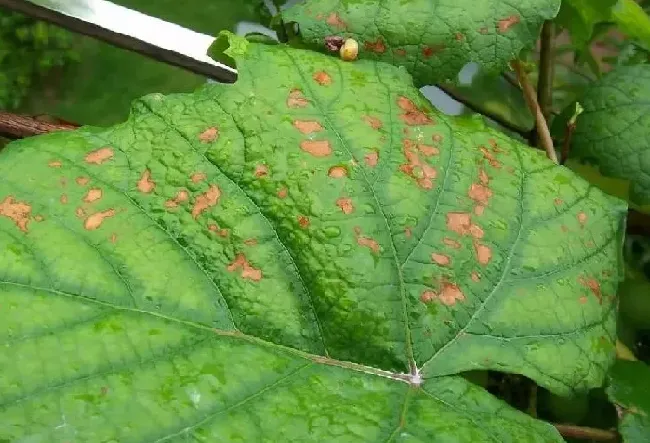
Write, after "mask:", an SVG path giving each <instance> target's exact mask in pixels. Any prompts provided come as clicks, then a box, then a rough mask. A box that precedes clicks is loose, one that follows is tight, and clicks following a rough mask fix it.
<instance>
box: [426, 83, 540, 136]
mask: <svg viewBox="0 0 650 443" xmlns="http://www.w3.org/2000/svg"><path fill="white" fill-rule="evenodd" d="M436 86H437V87H438V88H440V89H441V90H442V91H443V92H444V93H445V94H447V95H448V96H450V97H451V98H453V99H454V100H456V101H457V102H460V103H462V104H463V105H465V106H467V107H468V108H469V109H471V110H472V111H474V112H476V113H478V114H482V115H484V116H486V117H488V118H490V119H491V120H494V121H495V122H497V123H498V124H500V125H501V126H503V127H504V128H506V129H508V130H510V131H512V132H516V133H517V134H520V135H521V136H522V137H526V136H528V132H529V131H528V130H527V129H524V128H522V127H519V126H517V125H515V124H514V123H512V122H510V121H508V120H506V119H504V118H503V117H502V116H500V115H498V114H496V113H494V112H492V111H490V110H488V109H485V108H483V107H481V106H479V105H477V104H475V103H472V102H470V101H468V100H467V99H466V98H465V97H463V96H462V95H460V94H459V93H458V92H457V91H456V90H455V89H453V87H451V86H449V85H444V84H438V85H436Z"/></svg>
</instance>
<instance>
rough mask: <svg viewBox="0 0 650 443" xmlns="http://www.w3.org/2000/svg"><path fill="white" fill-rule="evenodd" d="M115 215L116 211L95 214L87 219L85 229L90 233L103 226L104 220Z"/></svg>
mask: <svg viewBox="0 0 650 443" xmlns="http://www.w3.org/2000/svg"><path fill="white" fill-rule="evenodd" d="M114 215H115V209H107V210H106V211H100V212H95V213H94V214H91V215H89V216H88V218H86V221H85V222H84V228H85V229H86V230H88V231H94V230H95V229H98V228H99V227H100V226H101V225H102V223H103V222H104V219H106V218H109V217H113V216H114Z"/></svg>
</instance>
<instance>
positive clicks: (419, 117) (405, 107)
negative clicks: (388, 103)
mask: <svg viewBox="0 0 650 443" xmlns="http://www.w3.org/2000/svg"><path fill="white" fill-rule="evenodd" d="M397 106H399V107H400V109H401V110H402V111H404V113H403V114H402V115H400V118H401V119H402V120H403V121H404V123H406V124H407V125H409V126H416V125H432V124H433V120H432V119H431V118H430V117H429V116H428V115H427V114H425V113H424V111H422V110H421V109H420V108H418V107H417V106H415V103H413V102H412V101H411V100H409V99H408V98H406V97H403V96H400V97H399V98H398V99H397Z"/></svg>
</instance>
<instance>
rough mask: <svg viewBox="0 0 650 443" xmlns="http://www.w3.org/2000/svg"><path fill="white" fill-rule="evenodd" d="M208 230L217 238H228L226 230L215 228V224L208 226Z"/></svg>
mask: <svg viewBox="0 0 650 443" xmlns="http://www.w3.org/2000/svg"><path fill="white" fill-rule="evenodd" d="M208 230H209V231H211V232H214V233H215V234H217V235H218V236H219V237H228V232H229V231H228V229H222V228H219V226H217V225H215V224H211V225H209V226H208Z"/></svg>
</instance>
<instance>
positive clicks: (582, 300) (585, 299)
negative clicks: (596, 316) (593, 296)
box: [578, 295, 588, 305]
mask: <svg viewBox="0 0 650 443" xmlns="http://www.w3.org/2000/svg"><path fill="white" fill-rule="evenodd" d="M587 300H588V298H587V297H585V296H584V295H583V296H582V297H580V298H579V299H578V301H579V302H580V304H581V305H584V304H585V303H587Z"/></svg>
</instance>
